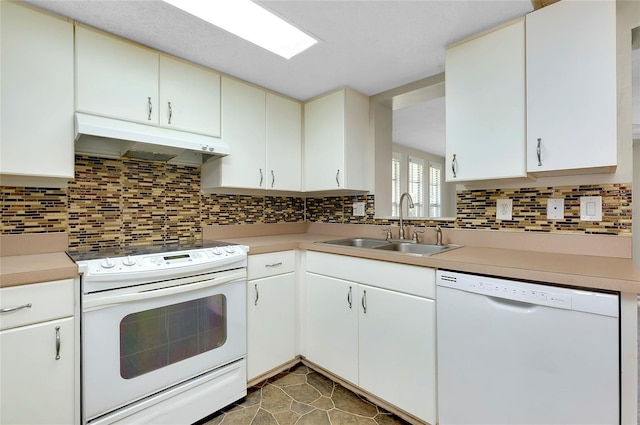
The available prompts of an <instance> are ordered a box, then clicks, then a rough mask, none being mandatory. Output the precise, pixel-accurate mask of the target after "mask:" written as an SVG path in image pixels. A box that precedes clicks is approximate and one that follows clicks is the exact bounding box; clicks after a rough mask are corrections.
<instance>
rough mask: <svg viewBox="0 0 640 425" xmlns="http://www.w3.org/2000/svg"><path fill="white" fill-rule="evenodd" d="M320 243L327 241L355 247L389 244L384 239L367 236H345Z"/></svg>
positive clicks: (373, 246) (375, 246) (374, 246)
mask: <svg viewBox="0 0 640 425" xmlns="http://www.w3.org/2000/svg"><path fill="white" fill-rule="evenodd" d="M322 243H328V244H331V245H340V246H353V247H356V248H377V247H379V246H385V245H389V242H387V241H385V240H384V239H368V238H347V239H336V240H334V241H325V242H322Z"/></svg>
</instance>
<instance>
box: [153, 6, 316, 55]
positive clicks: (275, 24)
mask: <svg viewBox="0 0 640 425" xmlns="http://www.w3.org/2000/svg"><path fill="white" fill-rule="evenodd" d="M164 1H165V2H166V3H169V4H171V5H173V6H175V7H177V8H179V9H182V10H184V11H185V12H187V13H189V14H191V15H194V16H197V17H198V18H200V19H203V20H205V21H207V22H209V23H211V24H213V25H215V26H217V27H220V28H222V29H223V30H225V31H228V32H230V33H232V34H235V35H237V36H238V37H242V38H244V39H245V40H247V41H250V42H251V43H253V44H256V45H258V46H260V47H262V48H264V49H267V50H269V51H271V52H273V53H275V54H277V55H280V56H282V57H283V58H285V59H290V58H292V57H293V56H295V55H297V54H298V53H300V52H303V51H304V50H306V49H308V48H309V47H311V46H313V45H314V44H316V43H317V42H318V41H317V40H316V39H314V38H313V37H311V36H309V35H307V34H305V33H304V32H302V31H300V30H299V29H298V28H296V27H294V26H293V25H291V24H290V23H288V22H286V21H285V20H283V19H281V18H279V17H278V16H276V15H274V14H272V13H271V12H269V11H267V10H266V9H264V8H262V7H260V6H259V5H257V4H256V3H254V2H252V1H251V0H209V1H203V0H164Z"/></svg>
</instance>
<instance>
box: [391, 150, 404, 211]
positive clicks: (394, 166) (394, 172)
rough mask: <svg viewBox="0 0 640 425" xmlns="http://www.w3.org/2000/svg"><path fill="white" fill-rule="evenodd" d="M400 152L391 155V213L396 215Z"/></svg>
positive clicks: (398, 198)
mask: <svg viewBox="0 0 640 425" xmlns="http://www.w3.org/2000/svg"><path fill="white" fill-rule="evenodd" d="M400 158H401V156H400V154H399V153H397V152H394V153H393V155H392V157H391V215H392V216H394V217H395V216H397V215H398V201H399V200H400V194H401V193H402V192H401V189H400V188H401V186H400V168H401V167H400Z"/></svg>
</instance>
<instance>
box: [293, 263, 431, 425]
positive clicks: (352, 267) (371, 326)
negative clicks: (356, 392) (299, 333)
mask: <svg viewBox="0 0 640 425" xmlns="http://www.w3.org/2000/svg"><path fill="white" fill-rule="evenodd" d="M305 279H306V280H305V289H306V338H307V343H306V356H307V358H308V359H309V360H310V361H311V362H313V363H316V364H318V365H319V366H322V367H323V368H325V369H327V370H328V371H330V372H332V373H333V374H335V375H337V376H339V377H340V378H342V379H345V380H347V381H349V382H351V383H353V384H354V385H357V386H359V387H360V388H362V389H363V390H365V391H367V392H369V393H371V394H373V395H375V396H376V397H379V398H381V399H383V400H385V401H387V402H389V403H391V404H393V405H395V406H397V407H399V408H400V409H403V410H404V411H406V412H408V413H410V414H412V415H414V416H416V417H418V418H420V419H422V420H424V421H426V422H429V423H436V349H435V347H436V345H435V344H436V343H435V341H436V334H435V301H434V298H435V270H433V269H429V268H423V267H415V266H408V265H403V264H394V263H386V262H382V261H375V260H367V259H362V258H353V257H346V256H340V255H332V254H325V253H319V252H311V251H310V252H307V273H306V276H305ZM336 353H340V354H339V355H336Z"/></svg>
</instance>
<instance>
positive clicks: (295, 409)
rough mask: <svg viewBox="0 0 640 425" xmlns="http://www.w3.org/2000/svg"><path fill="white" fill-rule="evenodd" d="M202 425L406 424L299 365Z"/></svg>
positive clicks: (257, 386) (261, 386)
mask: <svg viewBox="0 0 640 425" xmlns="http://www.w3.org/2000/svg"><path fill="white" fill-rule="evenodd" d="M199 424H201V425H408V424H409V423H408V422H406V421H404V420H402V419H400V418H398V417H397V416H395V415H393V414H391V413H389V412H387V411H385V410H383V409H382V408H380V407H378V406H375V405H374V404H372V403H370V402H369V401H367V400H365V399H363V398H360V397H359V396H357V395H356V394H354V393H353V392H351V391H349V390H347V389H346V388H344V387H342V386H341V385H339V384H336V383H335V382H333V381H331V380H329V379H327V378H326V377H324V376H323V375H321V374H319V373H317V372H315V371H313V370H312V369H310V368H308V367H307V366H305V365H303V364H302V363H299V364H298V365H296V366H294V367H292V368H291V369H289V370H287V371H285V372H283V373H281V374H279V375H276V376H274V377H273V378H270V379H267V380H266V381H264V382H262V383H260V384H258V385H256V386H254V387H251V388H249V389H248V391H247V396H246V397H245V398H244V399H242V400H240V401H238V403H236V404H233V405H231V406H229V407H227V408H225V409H223V410H221V411H220V412H217V413H216V414H215V415H213V416H210V417H208V418H206V419H205V420H204V421H201V422H199Z"/></svg>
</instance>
